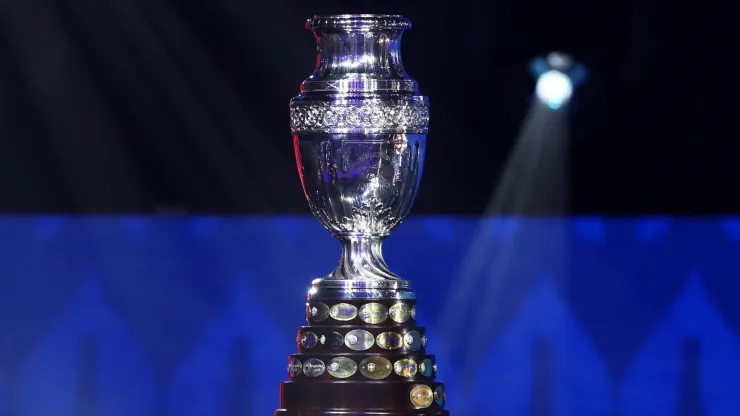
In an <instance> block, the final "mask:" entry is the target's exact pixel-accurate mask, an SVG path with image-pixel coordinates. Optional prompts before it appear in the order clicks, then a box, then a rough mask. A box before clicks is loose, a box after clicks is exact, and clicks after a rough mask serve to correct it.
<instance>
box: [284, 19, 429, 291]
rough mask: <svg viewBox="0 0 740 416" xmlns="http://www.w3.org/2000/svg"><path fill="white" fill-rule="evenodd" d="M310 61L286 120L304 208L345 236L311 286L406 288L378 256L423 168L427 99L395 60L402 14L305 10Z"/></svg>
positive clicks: (404, 26)
mask: <svg viewBox="0 0 740 416" xmlns="http://www.w3.org/2000/svg"><path fill="white" fill-rule="evenodd" d="M306 27H307V28H309V29H312V30H313V32H314V34H315V36H316V40H317V43H318V50H319V56H318V60H317V65H316V69H315V71H314V72H313V74H311V76H310V77H309V78H308V79H306V80H305V81H303V83H302V84H301V93H300V94H299V95H298V96H297V97H295V98H293V100H291V103H290V119H291V129H292V133H293V142H294V146H295V153H296V160H297V163H298V169H299V174H300V177H301V182H302V184H303V190H304V192H305V195H306V199H307V200H308V203H309V206H310V208H311V211H312V212H313V214H314V215H315V216H316V218H318V219H319V221H320V222H321V224H323V225H324V227H326V228H327V229H328V230H329V231H331V232H332V233H333V235H334V237H336V238H337V239H338V240H339V241H340V243H341V245H342V256H341V260H340V262H339V265H337V267H336V268H335V269H334V271H333V272H331V273H330V274H329V275H328V276H326V277H324V278H321V279H317V280H314V282H313V285H312V289H311V292H310V295H311V294H314V295H317V294H321V295H322V296H339V297H347V298H352V297H368V298H369V297H395V298H409V297H413V294H412V292H411V288H410V284H409V282H408V281H407V280H404V279H402V278H401V277H399V276H398V275H396V274H395V273H393V272H392V271H391V270H390V269H389V268H388V265H387V264H386V262H385V260H384V259H383V253H382V244H383V240H384V239H385V238H386V237H387V236H388V235H389V234H390V233H391V231H393V230H394V229H395V228H396V227H397V226H398V225H399V224H401V222H402V221H403V220H404V218H406V216H407V215H408V213H409V210H410V209H411V205H412V203H413V201H414V197H415V196H416V192H417V189H418V187H419V181H420V180H421V173H422V170H423V167H424V151H425V147H426V134H427V130H428V125H429V101H428V99H427V97H424V96H422V95H421V94H420V93H419V90H418V84H417V82H416V81H414V80H413V79H411V78H410V77H409V75H408V74H407V73H406V71H405V70H404V68H403V64H402V62H401V37H402V35H403V32H404V30H405V29H409V28H410V27H411V23H410V21H409V20H407V19H405V18H404V17H402V16H392V15H339V16H329V17H316V18H313V19H309V21H308V22H307V23H306Z"/></svg>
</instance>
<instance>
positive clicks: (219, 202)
mask: <svg viewBox="0 0 740 416" xmlns="http://www.w3.org/2000/svg"><path fill="white" fill-rule="evenodd" d="M360 12H361V13H400V14H404V15H406V16H407V17H409V18H410V19H411V20H412V21H413V23H414V28H413V29H412V30H411V31H409V32H408V33H407V34H406V37H405V40H404V62H405V66H406V69H407V70H408V72H409V74H410V75H411V76H412V77H414V78H415V79H417V80H418V81H419V82H420V85H421V88H422V92H423V93H424V94H425V95H428V96H430V97H431V100H432V126H431V134H430V139H429V140H430V145H429V148H428V149H429V150H428V154H427V160H428V162H427V163H426V172H425V178H424V181H423V185H422V187H421V190H420V193H419V196H418V198H417V202H416V205H415V209H414V211H415V212H416V213H481V212H483V211H484V209H485V208H486V206H487V205H488V202H489V199H490V198H491V195H492V194H493V192H494V187H495V184H496V181H497V178H498V177H499V175H500V174H501V172H502V170H503V167H504V162H505V160H506V158H507V155H508V153H509V151H510V150H511V148H512V146H513V144H514V142H515V140H516V136H517V132H518V130H519V126H520V123H521V121H522V118H523V117H524V115H525V113H526V111H527V108H528V106H529V100H530V96H531V93H532V91H533V87H534V80H533V79H532V78H531V77H530V75H529V74H528V72H527V64H528V63H529V61H530V60H531V59H532V58H533V57H535V56H541V55H544V54H545V53H547V52H549V51H552V50H558V51H562V52H566V53H569V54H571V55H573V56H574V57H575V58H576V59H578V60H580V61H581V62H582V63H584V64H585V65H586V66H587V67H588V68H589V69H590V78H589V80H588V82H587V83H586V84H584V85H583V86H582V87H581V88H580V89H578V90H577V91H576V95H575V96H574V99H573V101H572V103H571V104H572V105H571V107H572V108H571V110H572V111H571V114H570V117H571V121H572V125H571V132H572V137H571V141H570V145H569V155H570V165H569V172H568V176H569V178H570V195H569V207H570V209H569V212H572V213H576V214H582V213H602V214H635V213H652V212H665V213H673V214H706V213H719V212H722V213H730V212H737V211H738V210H739V209H740V199H738V198H737V196H736V194H737V192H736V187H737V185H738V174H740V167H739V164H738V163H737V162H736V159H737V156H736V155H737V151H738V150H740V145H738V143H737V139H738V129H737V125H736V123H735V122H734V120H733V114H734V113H735V110H734V109H735V108H737V104H735V101H734V92H733V91H734V90H736V89H737V87H736V85H735V82H734V81H733V76H734V72H735V68H734V64H733V62H734V58H733V56H732V55H731V54H730V51H731V50H732V48H731V47H730V46H729V45H730V44H731V43H732V41H731V39H732V38H733V34H732V33H733V32H734V31H735V27H734V26H735V25H734V24H732V21H733V20H732V19H733V14H732V13H729V12H723V11H722V10H719V6H716V5H714V4H711V2H705V3H703V4H697V3H694V2H668V1H665V0H632V1H621V2H589V1H584V0H565V1H550V2H545V1H538V0H517V1H514V0H500V1H484V0H458V1H454V2H445V3H433V2H429V1H353V2H350V1H338V0H337V1H321V2H308V1H302V0H293V1H285V0H280V1H260V2H256V1H235V0H208V1H199V2H194V1H174V0H173V1H169V0H165V1H159V0H158V1H151V0H126V1H123V0H108V1H85V0H54V1H52V0H46V1H45V0H34V1H28V0H2V1H0V210H2V211H5V212H80V213H110V212H143V213H149V212H161V211H187V212H190V213H266V212H270V213H307V212H308V208H307V206H306V204H305V201H303V194H302V192H301V191H300V189H299V187H300V185H299V181H298V177H297V175H296V169H295V165H294V163H295V162H294V158H293V155H292V146H291V137H290V132H289V129H288V125H289V120H288V107H287V106H288V100H289V99H290V98H291V96H293V95H295V94H296V93H297V92H298V85H299V83H300V81H301V80H302V79H304V78H305V77H307V76H308V75H309V74H310V72H311V70H312V66H313V63H314V61H315V57H314V54H315V47H314V44H313V37H312V36H311V34H310V33H309V32H307V31H306V30H305V29H303V23H304V20H305V18H307V17H308V16H311V15H313V14H335V13H360ZM517 209H519V210H522V211H523V212H527V211H528V208H527V207H519V208H517ZM544 213H545V214H546V212H544Z"/></svg>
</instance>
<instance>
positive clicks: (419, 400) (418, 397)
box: [409, 384, 434, 409]
mask: <svg viewBox="0 0 740 416" xmlns="http://www.w3.org/2000/svg"><path fill="white" fill-rule="evenodd" d="M409 397H410V398H411V404H413V405H414V406H415V407H416V408H417V409H423V408H426V407H429V406H431V405H432V402H433V401H434V393H432V389H431V388H430V387H429V386H427V385H426V384H417V385H416V386H414V388H412V389H411V393H410V394H409Z"/></svg>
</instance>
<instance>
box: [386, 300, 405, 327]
mask: <svg viewBox="0 0 740 416" xmlns="http://www.w3.org/2000/svg"><path fill="white" fill-rule="evenodd" d="M388 315H390V317H391V319H393V320H394V321H396V322H398V323H399V324H402V323H404V322H406V321H408V320H409V317H410V316H411V311H410V310H409V305H407V304H405V303H403V302H401V303H396V304H395V305H393V306H391V309H390V310H389V311H388Z"/></svg>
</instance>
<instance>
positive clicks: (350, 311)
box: [329, 303, 357, 321]
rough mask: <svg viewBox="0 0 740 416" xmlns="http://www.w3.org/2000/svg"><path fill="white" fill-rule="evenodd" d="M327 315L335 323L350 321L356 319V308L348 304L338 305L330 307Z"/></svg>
mask: <svg viewBox="0 0 740 416" xmlns="http://www.w3.org/2000/svg"><path fill="white" fill-rule="evenodd" d="M329 315H330V316H331V317H332V318H334V319H336V320H337V321H351V320H353V319H355V318H356V317H357V307H356V306H355V305H350V304H349V303H338V304H336V305H334V306H332V307H331V309H330V310H329Z"/></svg>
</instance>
